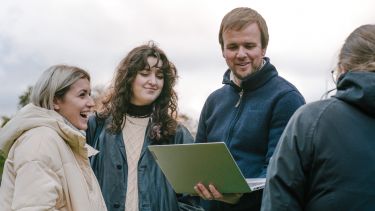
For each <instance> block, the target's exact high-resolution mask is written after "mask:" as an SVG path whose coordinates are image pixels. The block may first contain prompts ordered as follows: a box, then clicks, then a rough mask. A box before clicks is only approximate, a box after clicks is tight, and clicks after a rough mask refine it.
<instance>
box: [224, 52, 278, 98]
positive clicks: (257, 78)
mask: <svg viewBox="0 0 375 211" xmlns="http://www.w3.org/2000/svg"><path fill="white" fill-rule="evenodd" d="M264 59H265V61H266V63H265V64H264V66H263V68H262V69H260V70H258V71H256V72H255V73H252V74H251V75H249V76H248V77H247V78H245V79H244V80H243V81H242V84H241V87H239V86H237V85H236V84H235V83H234V82H233V81H231V80H230V73H231V70H230V69H228V70H227V71H226V72H225V73H224V77H223V84H227V85H230V86H232V87H233V88H234V89H235V90H237V91H241V90H244V91H245V92H247V91H252V90H255V89H257V88H259V87H261V86H263V85H264V84H265V83H267V81H269V80H270V79H271V78H273V77H275V76H277V75H278V73H277V70H276V68H275V67H274V66H273V65H272V64H271V63H270V59H269V58H268V57H265V58H264Z"/></svg>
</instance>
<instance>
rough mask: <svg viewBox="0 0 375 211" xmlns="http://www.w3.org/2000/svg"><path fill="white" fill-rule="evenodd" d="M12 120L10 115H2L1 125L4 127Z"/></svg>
mask: <svg viewBox="0 0 375 211" xmlns="http://www.w3.org/2000/svg"><path fill="white" fill-rule="evenodd" d="M9 120H10V117H7V116H2V117H1V125H0V127H4V125H5V124H6V123H7V122H8V121H9Z"/></svg>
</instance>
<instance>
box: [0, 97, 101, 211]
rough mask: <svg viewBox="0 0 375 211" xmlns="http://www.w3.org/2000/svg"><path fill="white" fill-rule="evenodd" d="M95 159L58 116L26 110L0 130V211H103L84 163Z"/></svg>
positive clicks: (82, 139)
mask: <svg viewBox="0 0 375 211" xmlns="http://www.w3.org/2000/svg"><path fill="white" fill-rule="evenodd" d="M96 153H97V151H96V150H94V149H93V148H91V147H90V146H88V145H87V144H86V141H85V137H84V136H83V135H82V134H81V133H80V132H79V131H78V130H75V129H73V128H72V127H71V126H69V125H68V124H66V123H65V122H64V118H63V117H62V116H60V115H59V114H58V113H57V112H55V111H52V110H46V109H43V108H40V107H37V106H34V105H32V104H29V105H27V106H25V107H24V108H23V109H21V110H20V111H19V112H18V113H17V114H16V116H15V117H14V118H13V119H12V120H11V121H10V122H8V124H7V125H6V126H5V127H4V128H2V129H1V130H0V155H2V156H5V157H7V159H6V161H5V165H4V172H3V176H2V182H1V186H0V210H1V211H10V210H22V211H26V210H27V211H33V210H61V211H105V210H107V209H106V207H105V203H104V200H103V197H102V195H101V191H100V187H99V185H98V182H97V180H96V178H95V175H94V173H93V171H92V170H91V167H90V165H89V160H88V156H90V155H93V154H96Z"/></svg>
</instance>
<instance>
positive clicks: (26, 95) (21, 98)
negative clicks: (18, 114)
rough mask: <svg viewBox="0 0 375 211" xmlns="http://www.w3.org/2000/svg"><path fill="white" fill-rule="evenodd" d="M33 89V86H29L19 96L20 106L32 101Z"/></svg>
mask: <svg viewBox="0 0 375 211" xmlns="http://www.w3.org/2000/svg"><path fill="white" fill-rule="evenodd" d="M32 90H33V87H32V86H28V87H27V89H26V91H25V92H24V93H23V94H22V95H21V96H19V97H18V99H19V101H18V108H22V107H24V106H25V105H27V104H28V103H29V102H30V95H31V91H32Z"/></svg>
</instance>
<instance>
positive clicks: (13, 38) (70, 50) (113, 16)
mask: <svg viewBox="0 0 375 211" xmlns="http://www.w3.org/2000/svg"><path fill="white" fill-rule="evenodd" d="M0 5H1V6H0V83H1V89H0V116H3V115H7V116H11V115H13V114H14V113H15V112H16V110H17V103H18V96H20V95H21V94H22V93H23V92H24V91H25V90H26V88H27V86H30V85H33V84H34V83H35V82H36V80H37V78H38V77H39V76H40V74H41V73H42V72H43V71H44V70H45V69H47V68H48V67H49V66H51V65H54V64H60V63H64V64H69V65H76V66H79V67H82V68H84V69H86V70H88V71H89V72H90V73H91V76H92V85H93V86H96V85H100V84H103V85H106V84H108V83H109V82H110V80H111V79H112V77H113V73H114V70H115V68H116V66H117V64H118V63H119V61H120V60H121V59H122V58H123V57H124V56H125V55H126V53H127V52H129V51H130V50H131V49H132V48H133V47H135V46H137V45H140V44H144V43H146V42H147V41H148V40H154V41H155V42H156V43H158V45H159V47H161V48H162V49H163V50H164V51H165V52H166V53H167V55H168V57H169V58H170V60H172V61H173V62H174V63H175V64H176V66H177V69H178V71H179V75H180V79H179V82H178V85H177V91H178V95H179V107H180V109H179V110H180V112H181V113H186V114H188V115H189V116H191V117H193V118H195V119H197V118H198V117H199V113H200V110H201V108H202V106H203V103H204V101H205V99H206V98H207V96H208V95H209V94H210V93H211V92H212V91H214V90H215V89H217V88H219V87H221V86H222V84H221V81H222V75H223V73H224V71H225V70H226V68H227V66H226V63H225V61H224V59H223V57H222V55H221V51H220V45H219V43H218V38H217V35H218V30H219V25H220V22H221V19H222V17H223V16H224V15H225V14H226V13H227V12H228V11H230V10H232V9H233V8H235V7H239V6H247V7H251V8H253V9H255V10H257V11H258V12H259V13H260V14H262V16H263V17H264V18H265V19H266V21H267V24H268V28H269V34H270V42H269V46H268V50H267V54H266V56H268V57H270V58H271V63H273V64H274V65H275V66H276V67H277V69H278V71H279V74H280V75H281V76H282V77H284V78H286V79H287V80H289V81H290V82H292V83H293V84H294V85H296V86H297V88H298V89H299V90H300V91H301V93H302V94H303V95H304V97H305V98H306V100H307V101H308V102H311V101H315V100H319V99H320V97H321V96H322V94H324V92H325V91H326V90H328V89H329V88H330V87H332V86H333V84H332V83H331V77H330V70H331V69H332V68H334V67H335V63H336V61H337V60H336V57H337V53H338V51H339V48H340V47H341V45H342V44H343V42H344V40H345V38H346V37H347V36H348V35H349V33H350V32H351V31H353V30H354V29H355V28H356V27H358V26H360V25H363V24H368V23H371V24H374V23H375V12H374V9H375V1H374V0H311V1H304V0H283V1H280V0H274V1H271V0H257V1H255V0H246V1H245V0H243V1H240V0H0Z"/></svg>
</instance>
